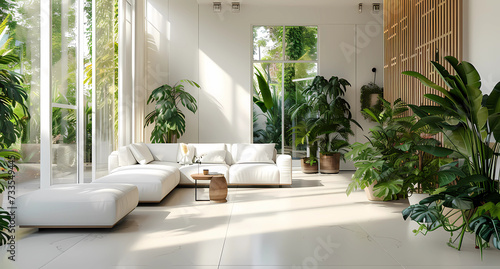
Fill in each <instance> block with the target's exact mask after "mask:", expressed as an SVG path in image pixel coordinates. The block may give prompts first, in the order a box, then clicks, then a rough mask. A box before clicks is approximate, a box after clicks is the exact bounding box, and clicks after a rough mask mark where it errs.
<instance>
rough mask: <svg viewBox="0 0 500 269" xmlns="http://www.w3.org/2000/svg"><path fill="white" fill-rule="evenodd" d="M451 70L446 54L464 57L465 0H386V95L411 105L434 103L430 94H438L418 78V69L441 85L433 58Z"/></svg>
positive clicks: (389, 98)
mask: <svg viewBox="0 0 500 269" xmlns="http://www.w3.org/2000/svg"><path fill="white" fill-rule="evenodd" d="M436 52H437V55H438V56H439V57H438V58H437V60H438V61H439V62H440V63H441V64H443V65H444V66H445V67H446V68H447V69H449V68H450V66H449V65H448V64H447V63H445V62H444V58H443V57H444V56H454V57H456V58H458V59H459V60H461V59H462V0H404V1H401V0H384V97H385V99H387V100H388V101H390V102H394V100H396V99H397V98H401V99H403V101H405V102H407V103H408V104H415V105H430V104H431V102H430V101H429V100H427V99H425V98H424V94H426V93H434V94H438V93H437V91H436V90H432V89H430V88H427V87H425V86H423V85H422V84H421V83H420V82H418V81H417V80H416V79H414V78H412V77H409V76H403V75H401V72H403V71H417V72H419V73H421V74H424V75H425V76H427V77H428V78H430V79H431V80H432V81H434V82H437V83H438V84H440V85H441V86H444V83H442V82H441V81H440V78H439V75H438V74H436V73H435V71H434V68H433V67H432V65H431V64H430V61H431V60H432V61H435V60H436Z"/></svg>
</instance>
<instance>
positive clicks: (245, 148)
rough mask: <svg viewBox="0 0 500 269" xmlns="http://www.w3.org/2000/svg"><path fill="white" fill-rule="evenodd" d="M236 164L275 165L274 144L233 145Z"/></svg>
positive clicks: (232, 151)
mask: <svg viewBox="0 0 500 269" xmlns="http://www.w3.org/2000/svg"><path fill="white" fill-rule="evenodd" d="M231 153H232V155H233V160H234V162H235V163H274V161H273V159H274V158H273V157H274V144H233V146H232V150H231Z"/></svg>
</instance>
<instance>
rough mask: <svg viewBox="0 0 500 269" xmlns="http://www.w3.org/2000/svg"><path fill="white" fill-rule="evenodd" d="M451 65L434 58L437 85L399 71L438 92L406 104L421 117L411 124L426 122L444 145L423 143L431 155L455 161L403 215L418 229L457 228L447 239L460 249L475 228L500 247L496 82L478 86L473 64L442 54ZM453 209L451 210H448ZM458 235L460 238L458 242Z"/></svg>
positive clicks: (482, 240)
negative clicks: (416, 103) (435, 186)
mask: <svg viewBox="0 0 500 269" xmlns="http://www.w3.org/2000/svg"><path fill="white" fill-rule="evenodd" d="M445 60H446V61H447V62H448V63H449V65H450V66H451V67H452V71H454V72H449V71H448V70H446V68H445V67H444V66H443V65H441V64H439V63H437V62H432V65H433V66H434V68H435V71H436V73H437V74H439V76H440V78H441V79H442V82H443V83H442V85H445V86H444V87H443V86H440V85H438V84H436V83H434V82H432V81H431V80H429V79H427V78H426V77H425V76H423V75H421V74H419V73H416V72H411V71H408V72H403V74H405V75H409V76H413V77H415V78H417V79H419V80H420V82H422V83H423V84H424V85H425V86H428V87H430V88H433V89H435V90H437V92H439V93H440V95H437V94H426V95H425V98H427V99H429V100H431V101H432V102H433V105H431V106H413V105H412V106H410V107H411V109H412V110H413V112H414V113H415V114H416V115H417V116H418V117H420V120H419V121H418V123H416V124H415V125H414V126H413V127H412V128H413V129H416V128H419V127H421V126H427V127H429V128H430V129H431V130H432V131H433V132H435V133H441V134H442V136H443V140H444V146H432V145H428V146H421V147H420V150H422V151H424V152H426V153H428V154H432V155H434V156H438V157H439V156H450V157H453V158H456V159H458V160H459V161H458V162H455V163H452V164H449V165H445V166H443V167H441V169H440V171H439V172H438V173H437V175H438V179H439V185H440V188H439V189H438V190H437V191H436V193H435V194H434V195H431V196H430V197H428V198H426V199H424V200H422V201H420V203H419V204H416V205H412V206H410V207H408V208H406V209H405V210H403V217H404V219H411V220H414V221H416V222H418V223H419V224H420V225H421V226H420V229H419V230H418V231H417V232H422V233H424V234H426V233H427V232H429V231H434V230H437V229H441V228H442V229H444V230H445V231H448V232H450V233H452V236H453V234H456V235H457V237H456V238H451V239H450V242H449V245H450V246H453V247H455V248H457V249H459V250H460V248H461V246H462V240H463V237H464V234H465V233H468V232H469V233H473V234H474V235H475V237H476V245H477V246H478V247H479V248H481V255H482V249H483V248H484V247H486V246H488V245H489V243H490V242H491V243H492V244H493V246H494V247H495V248H497V249H500V193H499V191H500V188H499V178H498V176H499V175H498V174H497V170H498V162H499V159H498V157H499V155H500V144H499V142H498V141H500V101H499V100H500V83H498V84H497V85H496V86H495V87H494V88H493V89H492V91H491V93H490V94H489V95H488V94H483V93H482V92H481V89H480V88H481V78H480V76H479V73H478V72H477V70H476V69H475V68H474V66H473V65H472V64H470V63H468V62H465V61H463V62H459V61H458V60H457V59H456V58H454V57H445ZM452 215H453V216H452ZM457 240H458V242H457Z"/></svg>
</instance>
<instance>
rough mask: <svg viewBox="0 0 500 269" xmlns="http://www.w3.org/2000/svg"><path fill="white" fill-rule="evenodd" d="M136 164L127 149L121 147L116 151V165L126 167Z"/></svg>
mask: <svg viewBox="0 0 500 269" xmlns="http://www.w3.org/2000/svg"><path fill="white" fill-rule="evenodd" d="M136 163H137V160H136V159H135V157H134V155H133V154H132V152H131V151H130V149H129V147H127V146H123V147H120V148H119V149H118V165H119V166H126V165H134V164H136Z"/></svg>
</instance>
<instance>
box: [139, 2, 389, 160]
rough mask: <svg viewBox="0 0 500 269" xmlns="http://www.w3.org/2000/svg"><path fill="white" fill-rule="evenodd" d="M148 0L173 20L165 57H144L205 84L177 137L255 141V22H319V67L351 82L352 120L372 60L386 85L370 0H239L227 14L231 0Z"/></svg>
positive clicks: (172, 75)
mask: <svg viewBox="0 0 500 269" xmlns="http://www.w3.org/2000/svg"><path fill="white" fill-rule="evenodd" d="M148 1H149V2H154V4H155V5H154V6H155V8H156V9H157V10H168V15H165V14H163V16H165V17H166V18H167V20H168V22H167V23H168V24H169V25H170V28H169V29H170V36H169V37H168V38H167V39H168V41H169V52H168V55H167V57H166V58H164V59H161V60H160V59H156V60H153V59H150V58H151V57H153V58H154V57H156V55H158V53H152V52H149V54H148V59H150V60H149V61H152V62H154V61H156V62H155V64H157V65H161V66H160V67H158V68H159V69H161V70H168V72H169V78H168V80H169V82H170V83H175V82H176V81H177V80H178V79H181V78H188V79H193V80H195V81H197V82H199V83H200V85H201V86H202V90H200V91H199V92H197V90H194V89H193V95H194V96H195V97H197V98H198V105H199V111H198V113H197V115H196V116H192V115H191V114H190V113H186V116H187V131H186V134H185V136H183V137H182V138H181V141H185V142H227V143H235V142H252V99H251V94H252V90H251V89H252V85H251V76H252V64H251V58H252V26H253V25H317V26H318V31H319V50H318V54H319V58H320V59H319V62H320V64H319V74H320V75H323V76H325V77H327V78H329V77H330V76H332V75H336V76H340V77H344V78H346V79H347V80H348V81H349V82H351V84H352V86H353V87H352V88H351V89H349V93H348V96H347V99H348V101H349V102H350V104H351V106H352V111H353V112H354V111H356V113H354V114H355V117H356V119H357V120H358V121H360V123H362V124H363V125H366V124H367V123H366V122H364V120H363V119H362V117H361V115H360V113H359V112H358V110H359V88H360V87H361V86H362V85H363V84H366V83H368V82H371V81H372V80H373V73H372V72H371V69H372V68H373V67H376V68H377V70H379V74H378V76H377V84H379V85H382V84H383V81H382V78H383V75H382V70H383V42H382V37H383V35H382V34H383V33H382V13H381V12H380V13H378V14H372V13H371V12H370V9H371V3H365V8H364V12H363V13H361V14H360V13H358V2H353V1H347V0H337V1H319V0H315V1H289V2H287V1H252V2H250V1H248V2H242V5H241V12H240V13H232V12H231V11H230V1H223V7H222V8H223V11H222V12H221V13H214V12H213V11H212V2H211V1H210V2H208V1H196V0H169V1H160V0H148ZM198 2H199V3H198ZM160 6H161V7H160ZM148 14H149V12H148ZM147 21H150V19H149V18H148V19H147ZM158 34H159V35H165V36H167V33H163V32H158ZM162 54H163V52H162ZM166 59H167V60H166ZM150 65H151V64H150ZM152 71H154V70H149V72H152ZM148 77H149V76H148ZM149 85H151V84H149ZM151 86H152V85H151ZM367 129H368V128H366V130H367ZM363 135H364V133H363V132H361V131H359V130H358V131H357V132H356V137H355V138H354V139H353V140H356V141H358V140H359V141H361V140H362V139H363ZM148 136H149V134H148ZM353 142H354V141H353ZM345 168H347V167H344V169H345ZM351 168H352V167H351Z"/></svg>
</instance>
